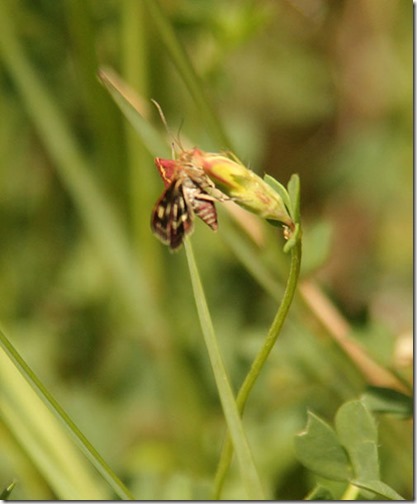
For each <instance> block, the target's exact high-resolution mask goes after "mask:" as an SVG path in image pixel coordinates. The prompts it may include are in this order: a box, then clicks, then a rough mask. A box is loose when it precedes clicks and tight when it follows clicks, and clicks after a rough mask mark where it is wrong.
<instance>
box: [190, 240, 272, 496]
mask: <svg viewBox="0 0 417 504" xmlns="http://www.w3.org/2000/svg"><path fill="white" fill-rule="evenodd" d="M185 251H186V255H187V262H188V267H189V270H190V277H191V283H192V286H193V291H194V298H195V302H196V306H197V311H198V316H199V319H200V324H201V329H202V331H203V336H204V341H205V343H206V346H207V351H208V354H209V358H210V363H211V366H212V368H213V373H214V378H215V380H216V385H217V390H218V393H219V397H220V402H221V404H222V408H223V412H224V416H225V419H226V423H227V427H228V429H229V432H230V437H231V441H230V443H231V445H232V443H233V446H234V449H235V450H236V457H237V460H238V463H239V467H240V472H241V476H242V480H243V484H244V486H245V488H246V492H247V496H248V498H249V499H250V500H264V499H265V497H264V494H263V490H262V486H261V482H260V479H259V475H258V472H257V470H256V467H255V463H254V460H253V456H252V452H251V450H250V447H249V444H248V441H247V438H246V434H245V431H244V430H243V426H242V421H241V418H240V414H239V408H238V407H237V404H236V401H235V397H234V395H233V391H232V387H231V385H230V382H229V378H228V376H227V372H226V369H225V367H224V364H223V359H222V357H221V354H220V349H219V346H218V343H217V339H216V335H215V333H214V328H213V324H212V321H211V317H210V312H209V309H208V306H207V302H206V298H205V295H204V290H203V286H202V284H201V280H200V276H199V273H198V269H197V265H196V262H195V259H194V254H193V250H192V247H191V243H190V242H189V240H185Z"/></svg>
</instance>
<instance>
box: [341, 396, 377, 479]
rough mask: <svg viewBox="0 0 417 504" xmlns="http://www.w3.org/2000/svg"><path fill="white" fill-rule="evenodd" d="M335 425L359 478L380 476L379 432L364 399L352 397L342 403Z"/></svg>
mask: <svg viewBox="0 0 417 504" xmlns="http://www.w3.org/2000/svg"><path fill="white" fill-rule="evenodd" d="M335 426H336V432H337V434H338V437H339V440H340V442H341V443H342V445H343V446H344V447H345V448H346V451H347V452H348V454H349V458H350V461H351V463H352V466H353V470H354V473H355V476H356V478H358V479H360V480H361V481H368V480H369V481H371V480H379V457H378V432H377V428H376V423H375V420H374V418H373V417H372V415H371V413H370V412H369V410H368V409H367V408H366V407H365V405H364V404H363V402H362V401H356V400H355V401H349V402H347V403H345V404H344V405H343V406H341V407H340V408H339V410H338V412H337V414H336V418H335Z"/></svg>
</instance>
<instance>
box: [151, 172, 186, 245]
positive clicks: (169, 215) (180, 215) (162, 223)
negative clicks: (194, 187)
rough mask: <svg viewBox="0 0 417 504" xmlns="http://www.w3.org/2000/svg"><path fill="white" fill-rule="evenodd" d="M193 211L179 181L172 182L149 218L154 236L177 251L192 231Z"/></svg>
mask: <svg viewBox="0 0 417 504" xmlns="http://www.w3.org/2000/svg"><path fill="white" fill-rule="evenodd" d="M193 217H194V216H193V210H192V208H191V206H190V205H189V203H188V201H187V199H186V197H185V195H184V187H183V185H182V181H181V180H178V179H176V180H174V181H173V182H172V183H171V184H170V185H169V187H168V188H167V189H166V190H165V192H164V193H163V194H162V196H161V197H160V199H159V200H158V201H157V203H156V205H155V207H154V209H153V211H152V217H151V228H152V231H153V232H154V234H155V235H156V236H157V237H158V238H159V239H160V240H161V241H162V243H165V244H166V245H168V246H169V247H170V249H171V250H176V249H178V248H179V247H180V246H181V244H182V242H183V240H184V237H185V236H186V235H187V234H190V233H191V232H192V230H193Z"/></svg>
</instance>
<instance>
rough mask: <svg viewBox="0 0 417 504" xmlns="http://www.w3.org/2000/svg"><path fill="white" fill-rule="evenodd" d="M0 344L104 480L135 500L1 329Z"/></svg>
mask: <svg viewBox="0 0 417 504" xmlns="http://www.w3.org/2000/svg"><path fill="white" fill-rule="evenodd" d="M0 346H1V348H2V349H3V351H4V352H5V354H6V355H7V356H8V357H9V359H10V361H11V362H12V363H13V364H14V366H15V367H16V368H17V369H18V370H19V371H20V373H21V375H22V376H23V377H24V378H25V380H26V381H27V383H28V384H29V385H30V386H31V387H32V389H33V390H34V391H35V392H36V393H37V395H38V396H39V397H40V398H41V399H42V401H43V402H44V404H45V405H46V406H47V407H48V409H49V410H50V411H52V412H53V413H54V415H55V416H56V417H57V418H58V419H59V420H61V422H62V423H63V424H64V426H65V427H66V428H67V430H68V432H69V434H70V435H71V437H72V438H73V439H74V441H75V442H76V444H77V446H78V447H79V448H80V449H81V451H82V452H83V453H84V455H85V456H86V457H87V459H88V460H89V461H90V462H91V463H92V465H93V466H94V467H95V468H96V469H97V471H98V472H99V473H100V474H101V475H102V476H103V478H104V480H105V481H107V483H108V484H109V485H110V487H111V488H112V489H113V490H114V492H115V493H116V494H117V495H118V496H119V497H121V498H122V499H125V500H134V499H135V497H134V496H133V495H132V494H131V493H130V491H129V490H128V489H127V488H126V486H125V485H124V484H123V483H122V482H121V481H120V479H119V478H118V477H117V476H116V474H115V473H114V472H113V471H112V469H111V468H110V466H109V465H108V464H107V463H106V461H105V460H104V459H103V457H102V456H101V455H100V454H99V453H98V452H97V450H96V449H95V448H94V446H93V445H92V444H91V443H90V442H89V441H88V439H87V438H86V437H85V436H84V434H83V433H82V432H81V431H80V429H79V428H78V427H77V426H76V424H75V423H74V422H73V421H72V419H71V418H70V417H69V415H68V414H67V413H66V412H65V410H64V409H63V408H62V407H61V406H60V405H59V404H58V402H57V401H56V400H55V399H54V397H53V396H52V394H50V393H49V391H48V390H47V389H46V387H45V386H44V385H43V383H42V382H41V381H40V380H39V378H38V377H37V376H36V374H35V373H34V372H33V371H32V369H31V368H30V367H29V366H28V365H27V364H26V362H25V360H24V359H23V358H22V357H21V356H20V354H19V353H18V351H17V350H16V349H15V348H14V346H13V345H12V344H11V342H10V341H9V339H8V338H7V337H6V335H5V334H4V333H3V332H2V331H0ZM29 415H30V412H29Z"/></svg>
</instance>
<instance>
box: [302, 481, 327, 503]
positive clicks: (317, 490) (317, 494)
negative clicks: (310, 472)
mask: <svg viewBox="0 0 417 504" xmlns="http://www.w3.org/2000/svg"><path fill="white" fill-rule="evenodd" d="M304 500H335V498H334V496H333V494H332V492H331V491H330V490H329V489H328V488H326V487H324V486H321V485H316V486H315V487H314V488H313V490H312V491H311V492H310V493H309V494H308V495H307V496H306V497H305V499H304Z"/></svg>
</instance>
